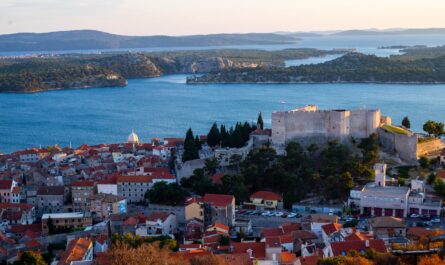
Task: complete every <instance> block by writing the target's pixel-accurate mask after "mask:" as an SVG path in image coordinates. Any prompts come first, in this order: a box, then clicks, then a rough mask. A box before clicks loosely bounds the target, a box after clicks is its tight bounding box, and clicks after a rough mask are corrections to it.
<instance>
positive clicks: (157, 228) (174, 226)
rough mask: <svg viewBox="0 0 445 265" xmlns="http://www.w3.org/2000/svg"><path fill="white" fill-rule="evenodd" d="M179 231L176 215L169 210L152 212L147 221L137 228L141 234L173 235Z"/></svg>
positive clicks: (137, 231) (137, 232)
mask: <svg viewBox="0 0 445 265" xmlns="http://www.w3.org/2000/svg"><path fill="white" fill-rule="evenodd" d="M177 232H178V222H177V220H176V215H175V214H174V213H169V212H152V213H151V214H150V215H149V216H147V218H146V220H145V223H144V224H142V225H140V226H139V227H138V228H137V229H136V235H139V236H162V235H173V234H176V233H177Z"/></svg>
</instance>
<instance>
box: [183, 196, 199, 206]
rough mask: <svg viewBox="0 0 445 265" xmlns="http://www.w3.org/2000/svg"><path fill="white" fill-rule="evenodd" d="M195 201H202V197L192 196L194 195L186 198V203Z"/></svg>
mask: <svg viewBox="0 0 445 265" xmlns="http://www.w3.org/2000/svg"><path fill="white" fill-rule="evenodd" d="M194 202H196V203H200V202H202V197H199V196H192V197H188V198H186V199H185V205H189V204H192V203H194Z"/></svg>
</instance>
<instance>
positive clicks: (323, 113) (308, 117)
mask: <svg viewBox="0 0 445 265" xmlns="http://www.w3.org/2000/svg"><path fill="white" fill-rule="evenodd" d="M384 123H391V121H390V119H389V118H387V117H385V116H382V115H381V113H380V110H378V109H375V110H368V109H357V110H344V109H342V110H319V109H318V108H317V106H314V105H308V106H305V107H302V108H298V109H294V110H289V111H283V112H274V113H272V143H273V144H274V145H275V146H280V145H281V146H282V145H285V144H286V143H287V142H289V141H295V140H297V141H299V140H302V141H305V142H310V143H322V142H326V141H327V140H338V141H340V142H345V141H349V140H350V139H351V137H352V138H365V137H368V136H369V135H370V134H372V133H375V132H377V128H379V127H380V126H381V125H382V124H384Z"/></svg>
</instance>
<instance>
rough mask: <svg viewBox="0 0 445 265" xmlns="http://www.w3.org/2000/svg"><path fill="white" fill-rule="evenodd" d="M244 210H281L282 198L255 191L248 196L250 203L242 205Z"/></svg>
mask: <svg viewBox="0 0 445 265" xmlns="http://www.w3.org/2000/svg"><path fill="white" fill-rule="evenodd" d="M243 206H244V207H245V208H254V209H256V210H264V209H266V210H276V209H282V208H283V197H282V196H281V195H280V194H277V193H275V192H271V191H257V192H255V193H254V194H252V195H250V202H245V203H244V204H243Z"/></svg>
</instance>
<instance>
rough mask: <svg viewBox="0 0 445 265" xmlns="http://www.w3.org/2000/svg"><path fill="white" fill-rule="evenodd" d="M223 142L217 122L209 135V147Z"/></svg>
mask: <svg viewBox="0 0 445 265" xmlns="http://www.w3.org/2000/svg"><path fill="white" fill-rule="evenodd" d="M220 142H221V133H220V132H219V129H218V125H216V122H215V123H213V125H212V128H210V131H209V133H208V134H207V144H208V145H209V146H212V147H213V146H217V145H219V144H220Z"/></svg>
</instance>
